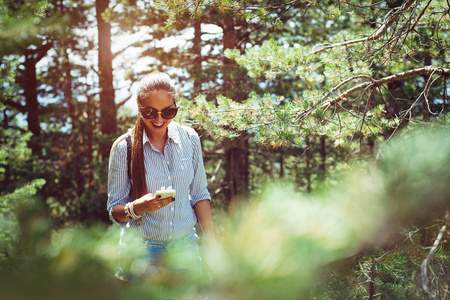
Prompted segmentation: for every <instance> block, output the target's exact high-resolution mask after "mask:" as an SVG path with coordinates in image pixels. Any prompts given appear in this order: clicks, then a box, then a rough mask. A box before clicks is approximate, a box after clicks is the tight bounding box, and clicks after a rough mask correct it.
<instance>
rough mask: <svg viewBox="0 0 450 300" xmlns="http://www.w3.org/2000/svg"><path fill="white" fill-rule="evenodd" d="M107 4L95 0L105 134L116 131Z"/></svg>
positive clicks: (105, 152) (104, 145) (104, 151)
mask: <svg viewBox="0 0 450 300" xmlns="http://www.w3.org/2000/svg"><path fill="white" fill-rule="evenodd" d="M108 6H109V0H96V1H95V8H96V12H97V15H96V16H97V29H98V72H99V88H100V128H101V132H102V133H103V134H105V135H107V136H108V135H111V134H115V133H116V131H117V123H116V118H117V108H116V103H115V102H114V86H113V70H112V60H113V55H112V52H111V24H109V23H108V22H107V21H105V20H104V18H103V13H104V12H105V11H106V10H107V8H108ZM110 148H111V147H110V145H109V143H105V142H103V143H102V145H101V148H100V152H101V154H102V157H103V158H106V157H108V156H109V150H110Z"/></svg>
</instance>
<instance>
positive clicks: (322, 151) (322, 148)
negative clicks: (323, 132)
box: [319, 136, 327, 179]
mask: <svg viewBox="0 0 450 300" xmlns="http://www.w3.org/2000/svg"><path fill="white" fill-rule="evenodd" d="M325 141H326V137H324V136H321V137H320V158H321V161H320V166H319V171H320V177H321V178H322V179H325V170H326V160H327V148H326V143H325Z"/></svg>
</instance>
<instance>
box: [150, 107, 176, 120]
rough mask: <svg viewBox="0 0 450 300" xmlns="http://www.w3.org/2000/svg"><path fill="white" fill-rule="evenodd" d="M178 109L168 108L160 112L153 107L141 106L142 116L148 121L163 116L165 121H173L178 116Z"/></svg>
mask: <svg viewBox="0 0 450 300" xmlns="http://www.w3.org/2000/svg"><path fill="white" fill-rule="evenodd" d="M177 112H178V107H167V108H164V109H163V110H162V111H158V110H157V109H156V108H153V107H142V106H141V114H142V116H143V117H144V118H146V119H154V118H156V117H157V116H158V114H161V116H162V117H163V118H164V119H173V118H175V116H176V115H177Z"/></svg>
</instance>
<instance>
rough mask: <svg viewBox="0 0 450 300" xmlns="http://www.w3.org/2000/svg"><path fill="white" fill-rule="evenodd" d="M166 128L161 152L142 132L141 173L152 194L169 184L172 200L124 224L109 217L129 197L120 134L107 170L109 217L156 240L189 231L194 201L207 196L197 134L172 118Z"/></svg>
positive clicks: (124, 151) (122, 143)
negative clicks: (143, 165) (173, 195)
mask: <svg viewBox="0 0 450 300" xmlns="http://www.w3.org/2000/svg"><path fill="white" fill-rule="evenodd" d="M167 128H168V139H167V142H166V145H165V148H164V154H162V153H161V152H159V151H158V150H157V149H156V148H155V147H154V146H153V145H152V144H151V142H150V140H149V139H148V137H147V135H146V134H145V133H144V134H143V148H144V164H145V175H146V181H147V188H148V191H149V193H152V194H154V193H155V192H156V191H157V190H159V189H160V188H161V187H163V186H164V187H168V186H172V188H173V189H174V190H175V199H176V200H175V201H174V202H172V203H171V204H169V205H167V206H165V207H163V208H161V209H158V210H156V211H153V212H150V213H146V214H145V215H144V216H143V217H142V218H141V219H138V220H132V221H130V222H128V224H127V223H120V222H118V221H117V220H115V219H114V217H112V214H111V211H112V208H113V207H114V206H116V205H117V204H126V203H127V202H129V201H131V200H132V198H131V194H130V188H131V184H130V183H131V179H130V178H129V176H128V173H127V143H126V141H125V139H124V138H123V136H122V137H120V138H119V139H118V141H119V140H120V139H121V138H122V140H120V141H119V142H118V143H117V145H116V147H115V148H114V147H113V150H112V151H111V154H110V160H109V172H108V203H107V209H108V211H109V214H110V217H111V220H112V221H114V222H115V223H117V224H119V225H120V226H122V227H125V225H126V226H127V227H131V228H132V229H134V230H135V231H136V232H137V233H138V234H140V235H141V236H142V237H144V238H146V239H149V240H152V241H158V242H160V241H161V242H162V241H171V240H176V239H178V238H180V237H182V236H184V235H185V234H187V233H189V232H191V231H192V230H193V228H194V226H195V224H196V223H197V217H196V216H195V213H194V209H193V206H194V204H195V203H197V202H198V201H200V200H204V199H208V200H210V199H211V197H210V194H209V192H208V189H207V181H206V174H205V168H204V166H203V157H202V149H201V145H200V139H199V137H198V134H197V133H196V132H195V131H194V130H193V129H192V128H189V127H186V126H181V125H180V124H178V123H176V122H174V121H172V122H170V124H169V125H168V127H167ZM116 142H117V141H116Z"/></svg>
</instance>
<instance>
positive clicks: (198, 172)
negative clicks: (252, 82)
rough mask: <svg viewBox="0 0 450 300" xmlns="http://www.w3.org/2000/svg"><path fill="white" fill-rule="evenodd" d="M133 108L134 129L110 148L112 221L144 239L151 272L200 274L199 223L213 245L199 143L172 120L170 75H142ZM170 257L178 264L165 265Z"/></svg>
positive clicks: (173, 89)
mask: <svg viewBox="0 0 450 300" xmlns="http://www.w3.org/2000/svg"><path fill="white" fill-rule="evenodd" d="M137 105H138V108H139V113H138V115H137V119H136V124H135V126H134V128H133V130H131V131H129V132H128V133H126V134H124V135H122V136H121V137H120V138H118V139H117V140H116V141H115V143H114V144H113V146H112V149H111V154H110V161H109V174H108V203H107V209H108V211H109V214H110V218H111V220H112V221H114V222H115V223H117V224H119V225H120V226H121V227H122V231H123V232H124V231H126V229H125V228H130V229H132V230H134V231H135V232H136V233H138V234H139V235H140V236H142V238H143V241H144V244H145V248H146V256H145V257H146V259H147V262H148V266H149V269H150V270H151V269H157V268H154V267H161V266H162V265H163V266H164V267H166V268H167V269H168V270H169V271H177V272H178V271H183V270H194V271H199V270H201V259H200V256H199V249H198V237H197V234H196V232H195V227H194V226H195V225H196V223H197V221H198V222H199V223H200V226H201V228H202V230H203V232H204V236H205V238H206V240H207V242H209V243H215V237H214V231H213V222H212V216H211V208H210V194H209V192H208V190H207V181H206V174H205V169H204V166H203V158H202V149H201V145H200V139H199V137H198V135H197V133H196V132H195V131H194V130H193V129H191V128H189V127H186V126H181V125H180V124H178V123H177V122H175V121H172V119H173V118H174V117H175V116H176V114H177V110H178V108H177V107H176V103H175V87H174V85H173V83H172V81H171V79H170V77H169V76H168V75H166V74H164V73H159V72H154V73H151V74H148V75H147V76H145V77H144V78H143V79H142V80H141V81H140V82H139V86H138V90H137ZM130 137H131V140H132V142H130ZM127 138H128V142H127ZM127 144H128V145H129V146H128V149H129V147H131V160H130V161H128V160H127V154H129V152H130V151H127ZM128 168H130V170H129V169H128ZM161 187H165V188H169V187H172V189H174V190H175V195H174V196H173V197H161V196H159V197H158V196H155V193H156V191H157V190H160V189H161ZM170 256H173V257H175V258H177V257H178V259H174V260H171V261H169V260H168V257H170Z"/></svg>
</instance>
